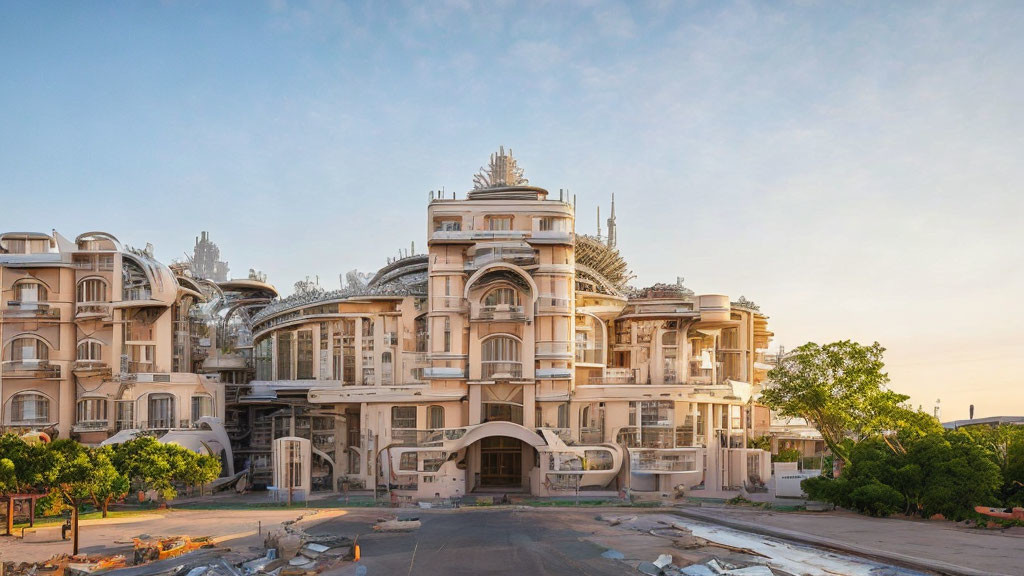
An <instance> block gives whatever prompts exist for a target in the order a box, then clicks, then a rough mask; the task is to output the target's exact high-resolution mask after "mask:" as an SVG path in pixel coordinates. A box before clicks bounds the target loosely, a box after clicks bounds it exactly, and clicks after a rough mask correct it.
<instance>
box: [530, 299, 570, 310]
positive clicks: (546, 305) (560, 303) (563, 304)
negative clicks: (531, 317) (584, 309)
mask: <svg viewBox="0 0 1024 576" xmlns="http://www.w3.org/2000/svg"><path fill="white" fill-rule="evenodd" d="M571 309H572V300H570V299H568V298H555V297H554V296H539V297H538V298H537V311H538V312H568V311H569V310H571Z"/></svg>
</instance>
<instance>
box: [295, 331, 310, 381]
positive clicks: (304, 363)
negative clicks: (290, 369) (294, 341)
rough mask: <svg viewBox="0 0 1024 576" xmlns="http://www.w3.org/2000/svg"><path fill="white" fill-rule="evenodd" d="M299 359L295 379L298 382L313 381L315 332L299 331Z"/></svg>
mask: <svg viewBox="0 0 1024 576" xmlns="http://www.w3.org/2000/svg"><path fill="white" fill-rule="evenodd" d="M297 348H298V355H297V356H298V358H297V362H296V364H295V378H296V379H297V380H312V379H313V331H312V330H299V332H298V345H297Z"/></svg>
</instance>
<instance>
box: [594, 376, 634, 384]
mask: <svg viewBox="0 0 1024 576" xmlns="http://www.w3.org/2000/svg"><path fill="white" fill-rule="evenodd" d="M587 383H588V384H592V385H606V384H636V376H634V375H632V374H630V375H628V376H591V377H590V378H588V379H587Z"/></svg>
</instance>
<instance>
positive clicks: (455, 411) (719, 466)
mask: <svg viewBox="0 0 1024 576" xmlns="http://www.w3.org/2000/svg"><path fill="white" fill-rule="evenodd" d="M612 214H613V216H612V218H611V219H609V222H608V236H607V239H604V238H601V237H600V235H598V236H596V237H595V236H587V235H582V234H576V232H575V211H574V206H573V204H572V203H571V202H570V199H569V198H568V197H567V196H566V195H564V194H562V193H560V194H559V197H558V198H554V197H552V196H551V194H550V193H549V192H548V191H547V190H544V189H542V188H538V187H534V186H530V185H528V183H527V181H526V180H525V179H524V178H523V175H522V170H521V169H519V168H518V166H517V165H516V162H515V159H514V158H513V157H512V155H511V152H510V153H508V154H506V153H505V152H504V151H503V150H502V151H500V152H499V153H497V154H495V155H493V156H492V157H491V162H490V165H489V166H488V167H487V168H485V169H484V170H482V171H481V173H480V174H478V175H477V177H476V178H475V186H474V189H473V190H471V191H470V192H469V193H468V194H466V196H465V197H464V198H455V197H454V196H453V197H449V196H447V195H441V194H437V195H434V194H432V195H431V201H430V204H429V206H428V209H427V226H428V234H429V237H428V243H427V244H428V247H429V249H428V252H427V254H425V255H412V254H411V255H409V256H408V257H404V258H400V259H398V260H396V261H394V262H389V264H388V265H387V266H385V267H384V268H383V269H381V270H380V271H379V272H378V273H377V274H376V275H375V276H374V277H373V278H372V279H371V280H370V281H369V282H368V283H366V284H365V285H364V284H361V283H353V285H351V286H348V287H346V289H343V290H340V291H336V292H329V293H304V294H301V295H298V296H294V297H290V298H286V299H284V300H280V301H277V302H275V303H273V304H271V305H269V306H267V307H265V308H263V309H262V310H261V311H259V312H258V313H256V314H255V315H254V316H253V325H252V337H253V350H254V352H253V359H254V362H255V370H256V379H255V380H254V381H253V382H252V383H251V385H250V387H249V389H248V390H247V392H245V393H243V394H242V395H241V396H240V397H239V404H240V405H242V406H249V407H250V409H249V410H248V412H247V414H246V415H245V418H247V426H246V429H247V430H250V431H251V432H250V434H251V436H250V437H249V438H248V439H247V440H246V447H244V448H240V449H239V450H240V451H247V452H248V454H250V460H249V464H250V465H251V466H252V468H253V469H254V470H255V471H256V473H257V474H258V475H261V476H259V477H262V478H263V479H264V480H265V481H266V482H270V481H271V480H270V479H271V478H278V479H279V478H280V476H272V470H271V467H272V463H273V462H275V459H274V458H272V454H273V446H274V445H275V442H277V441H280V440H281V439H282V438H295V437H298V438H302V439H304V441H305V442H306V443H307V444H308V446H309V453H310V455H311V456H310V458H311V465H310V466H309V470H310V475H311V478H310V479H309V480H308V481H307V480H302V481H301V482H299V483H298V484H299V485H302V486H303V487H307V488H308V487H312V488H313V489H316V488H318V487H319V488H328V489H336V488H337V487H339V486H340V484H341V483H342V482H348V483H349V484H351V483H356V484H362V485H364V486H367V487H369V486H388V487H390V488H392V489H393V490H395V491H396V492H398V493H401V494H406V495H408V496H413V497H433V496H435V495H441V496H453V495H460V494H466V493H469V492H472V491H475V490H488V489H492V488H493V489H497V490H502V491H518V490H521V491H529V492H531V493H534V494H540V495H544V494H551V493H555V492H558V491H560V490H572V489H576V488H604V489H622V488H627V487H628V488H631V489H633V490H650V491H655V490H657V491H666V490H670V489H673V488H676V487H679V486H683V487H685V488H688V489H700V488H703V489H705V490H708V491H712V492H718V491H722V490H728V489H735V488H738V487H740V486H743V485H747V486H750V485H752V484H757V483H759V482H760V481H763V480H767V478H768V475H769V474H770V471H769V465H768V454H767V453H766V452H762V451H760V450H751V449H748V448H747V436H748V434H749V433H750V431H751V430H753V429H756V428H767V427H768V418H769V416H768V410H767V409H766V408H763V407H760V406H758V405H756V403H754V402H753V398H754V397H755V396H756V393H757V392H758V390H759V387H760V385H761V383H762V382H763V380H764V379H765V376H766V364H765V363H764V362H763V353H764V350H765V349H766V348H767V347H768V343H769V339H770V338H771V332H769V330H768V327H767V319H766V317H765V316H764V315H763V314H761V312H760V311H759V310H758V308H757V307H756V306H755V305H754V304H753V303H752V302H749V301H747V300H745V299H743V298H740V299H738V300H737V301H731V300H730V298H728V297H727V296H724V295H718V294H704V295H697V294H694V293H693V292H692V291H689V290H688V289H686V288H685V287H684V286H683V285H682V283H681V281H680V282H677V283H676V284H669V285H657V286H654V287H651V288H648V289H643V290H632V289H630V288H628V287H627V282H628V281H629V280H630V276H629V273H628V271H627V265H626V262H625V260H624V259H623V258H622V256H621V255H620V254H619V252H618V250H617V249H616V247H615V238H616V233H617V231H616V228H615V220H614V208H613V212H612ZM257 481H259V480H257ZM307 482H308V483H307Z"/></svg>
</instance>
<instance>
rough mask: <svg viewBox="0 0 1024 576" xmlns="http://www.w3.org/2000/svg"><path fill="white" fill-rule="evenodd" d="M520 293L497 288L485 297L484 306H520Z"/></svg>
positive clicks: (509, 289)
mask: <svg viewBox="0 0 1024 576" xmlns="http://www.w3.org/2000/svg"><path fill="white" fill-rule="evenodd" d="M519 302H520V301H519V292H517V291H516V290H514V289H512V288H509V287H501V288H495V289H494V290H491V291H490V292H488V293H487V295H486V296H484V306H519Z"/></svg>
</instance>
